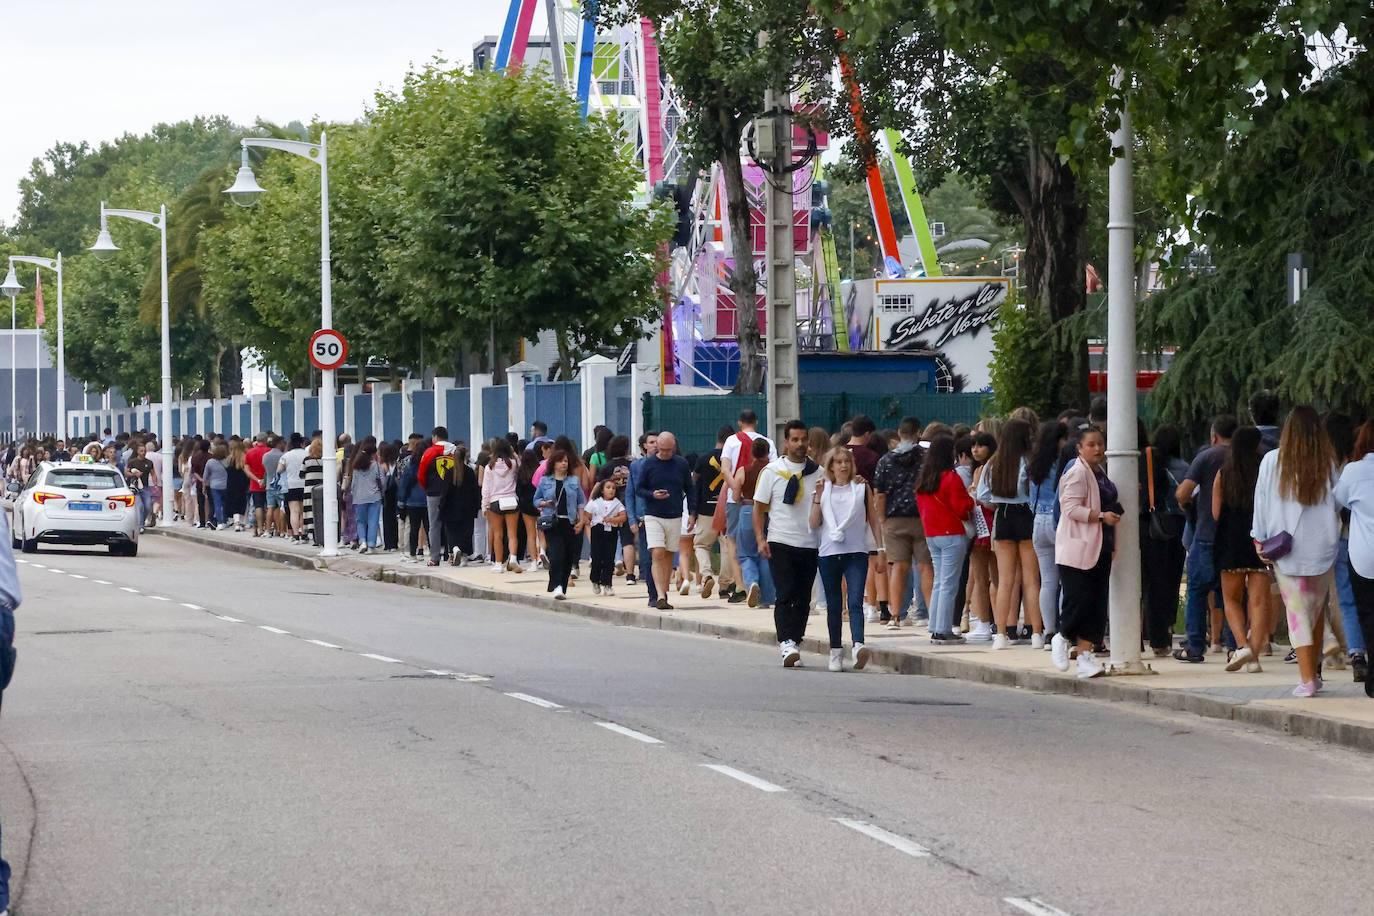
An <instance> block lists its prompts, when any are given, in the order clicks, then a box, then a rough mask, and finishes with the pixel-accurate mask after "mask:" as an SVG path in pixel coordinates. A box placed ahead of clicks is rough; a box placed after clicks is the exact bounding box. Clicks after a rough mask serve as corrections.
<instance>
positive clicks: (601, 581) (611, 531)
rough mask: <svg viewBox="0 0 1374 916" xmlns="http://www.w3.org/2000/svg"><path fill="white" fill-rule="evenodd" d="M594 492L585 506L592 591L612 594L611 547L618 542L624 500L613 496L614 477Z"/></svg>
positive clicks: (613, 566) (622, 518)
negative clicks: (590, 549)
mask: <svg viewBox="0 0 1374 916" xmlns="http://www.w3.org/2000/svg"><path fill="white" fill-rule="evenodd" d="M595 492H596V499H593V500H592V501H591V502H589V503H587V508H586V512H587V528H588V530H589V531H590V532H591V542H592V594H594V595H602V594H605V595H614V594H615V590H614V589H613V588H612V587H611V583H612V581H613V580H614V578H615V547H616V545H617V544H619V543H620V526H621V525H624V524H625V504H624V503H622V502H621V501H620V500H618V499H616V496H615V481H614V480H603V481H602V482H601V483H600V484H598V485H597V488H596V490H595Z"/></svg>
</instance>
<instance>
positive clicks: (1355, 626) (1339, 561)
mask: <svg viewBox="0 0 1374 916" xmlns="http://www.w3.org/2000/svg"><path fill="white" fill-rule="evenodd" d="M1336 595H1337V596H1338V597H1339V598H1340V602H1341V623H1342V624H1343V625H1344V626H1345V648H1346V651H1347V652H1349V653H1350V654H1351V655H1354V654H1355V653H1356V652H1363V651H1364V650H1365V644H1364V631H1363V630H1361V629H1360V614H1359V611H1358V610H1356V608H1355V590H1354V589H1353V588H1351V587H1350V541H1349V540H1347V539H1346V538H1341V542H1340V548H1339V549H1338V550H1337V552H1336Z"/></svg>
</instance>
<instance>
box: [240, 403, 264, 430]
mask: <svg viewBox="0 0 1374 916" xmlns="http://www.w3.org/2000/svg"><path fill="white" fill-rule="evenodd" d="M239 423H241V424H242V425H243V435H244V437H245V438H252V437H253V436H256V435H257V434H258V433H260V432H262V427H257V428H254V427H253V404H252V402H251V401H246V402H244V403H242V404H240V405H239Z"/></svg>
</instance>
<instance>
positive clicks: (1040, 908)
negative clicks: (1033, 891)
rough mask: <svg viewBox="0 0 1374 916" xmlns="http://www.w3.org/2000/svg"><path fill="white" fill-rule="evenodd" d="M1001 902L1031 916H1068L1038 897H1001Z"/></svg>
mask: <svg viewBox="0 0 1374 916" xmlns="http://www.w3.org/2000/svg"><path fill="white" fill-rule="evenodd" d="M1002 900H1003V902H1004V903H1010V904H1011V905H1012V906H1014V907H1016V908H1017V909H1018V910H1020V911H1021V912H1023V913H1030V914H1031V916H1069V914H1068V913H1066V912H1064V911H1063V910H1061V909H1059V908H1058V907H1055V906H1050V905H1049V904H1048V903H1046V902H1045V901H1043V900H1041V899H1040V898H1038V897H1003V898H1002Z"/></svg>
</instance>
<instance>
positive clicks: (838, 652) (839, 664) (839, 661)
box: [830, 649, 844, 671]
mask: <svg viewBox="0 0 1374 916" xmlns="http://www.w3.org/2000/svg"><path fill="white" fill-rule="evenodd" d="M830 670H831V671H843V670H844V650H843V649H831V650H830Z"/></svg>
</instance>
